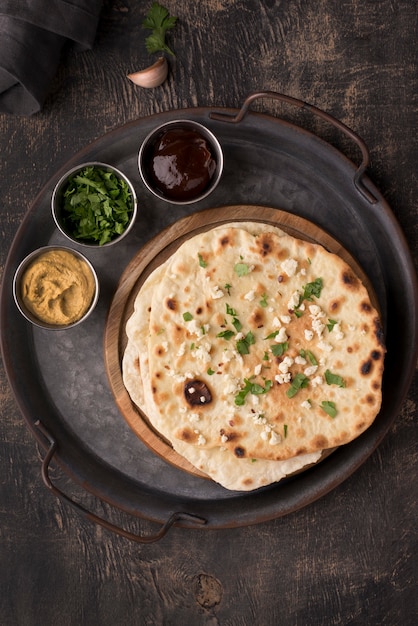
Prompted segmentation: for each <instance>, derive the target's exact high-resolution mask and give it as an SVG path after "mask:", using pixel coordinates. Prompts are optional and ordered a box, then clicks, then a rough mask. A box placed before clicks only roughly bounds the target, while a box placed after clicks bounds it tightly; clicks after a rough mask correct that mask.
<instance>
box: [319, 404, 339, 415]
mask: <svg viewBox="0 0 418 626" xmlns="http://www.w3.org/2000/svg"><path fill="white" fill-rule="evenodd" d="M320 406H321V409H322V410H323V411H325V413H326V414H327V415H329V416H330V417H335V416H336V415H337V413H338V411H337V409H336V407H335V402H331V401H330V400H324V401H323V402H321V405H320Z"/></svg>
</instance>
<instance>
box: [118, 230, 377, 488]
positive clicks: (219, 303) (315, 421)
mask: <svg viewBox="0 0 418 626" xmlns="http://www.w3.org/2000/svg"><path fill="white" fill-rule="evenodd" d="M127 335H128V345H127V348H126V352H125V355H124V359H123V379H124V383H125V386H126V388H127V389H128V392H129V393H130V395H131V398H132V399H133V401H134V402H135V403H136V404H137V405H138V406H139V407H140V408H141V409H142V410H143V411H144V413H145V414H146V416H147V417H148V419H149V420H150V422H151V424H152V425H153V426H154V428H155V429H156V430H157V431H158V432H160V433H161V434H162V435H163V436H164V437H165V438H166V439H168V440H169V441H170V442H171V443H172V445H173V447H174V449H175V450H176V451H177V452H179V453H180V454H182V455H183V456H184V457H185V458H187V459H188V460H189V461H190V462H191V463H192V464H194V465H195V466H196V467H198V469H200V470H202V471H205V472H206V473H208V475H210V476H211V477H212V478H214V480H217V481H218V482H220V483H221V484H223V485H224V486H226V487H227V488H240V489H242V488H247V489H251V488H255V487H256V486H261V485H262V484H269V483H270V482H275V481H276V480H279V479H280V478H276V476H280V477H281V476H282V475H285V474H286V473H288V470H287V467H291V468H292V469H291V471H295V470H297V469H300V467H303V466H304V465H306V464H307V463H312V462H315V461H316V460H317V459H318V458H319V456H320V454H321V450H323V449H326V448H332V447H335V446H339V445H342V444H344V443H347V442H349V441H351V440H352V439H354V438H355V437H357V436H358V435H359V434H361V433H362V432H363V431H364V430H365V429H366V428H368V427H369V426H370V424H371V423H372V422H373V420H374V418H375V416H376V414H377V413H378V411H379V407H380V403H381V378H382V372H383V357H384V347H383V344H382V332H381V329H380V322H379V316H378V313H377V311H376V310H375V308H374V307H373V305H372V303H371V300H370V297H369V295H368V293H367V290H366V289H365V287H364V285H363V284H362V283H361V281H360V280H359V278H358V277H357V276H355V275H354V273H353V271H352V269H351V268H350V267H349V266H348V265H347V264H346V263H345V262H344V261H343V260H342V259H340V258H339V257H338V256H336V255H334V254H331V253H329V252H327V251H326V250H325V249H324V248H323V247H322V246H319V245H317V244H311V243H307V242H305V241H301V240H299V239H295V238H293V237H290V236H289V235H286V234H285V233H283V231H280V230H279V231H277V230H275V229H274V228H272V227H270V226H263V227H260V225H259V224H247V223H246V224H238V225H237V224H232V225H227V226H225V227H220V228H216V229H212V230H209V231H207V232H204V233H201V234H199V235H196V236H195V237H193V238H191V239H190V240H188V241H187V242H185V243H184V244H182V245H181V246H180V247H179V248H178V250H177V251H176V252H175V253H174V254H173V255H172V256H171V257H170V258H169V259H168V260H167V261H166V262H165V263H164V264H163V265H161V266H160V267H159V268H157V270H155V271H154V272H153V273H152V274H151V275H150V276H149V277H148V279H147V280H146V281H145V283H144V285H143V286H142V288H141V290H140V291H139V293H138V296H137V298H136V301H135V310H134V313H133V315H132V316H131V318H130V319H129V320H128V323H127ZM312 455H313V456H312ZM278 463H287V466H286V465H283V466H282V467H279V466H278V465H277V464H278ZM289 463H290V465H289ZM263 464H265V467H263V466H262V465H263ZM232 466H233V468H234V469H231V467H232ZM273 467H274V470H273V472H272V471H271V470H272V468H273ZM235 468H236V470H235ZM234 472H235V473H234ZM229 476H232V479H231V480H229V478H228V477H229ZM251 478H254V482H252V480H251ZM243 485H247V487H245V486H243Z"/></svg>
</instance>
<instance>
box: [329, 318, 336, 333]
mask: <svg viewBox="0 0 418 626" xmlns="http://www.w3.org/2000/svg"><path fill="white" fill-rule="evenodd" d="M335 324H338V322H337V321H336V320H330V319H329V320H328V324H327V328H328V330H329V332H331V331H332V329H333V328H334V326H335Z"/></svg>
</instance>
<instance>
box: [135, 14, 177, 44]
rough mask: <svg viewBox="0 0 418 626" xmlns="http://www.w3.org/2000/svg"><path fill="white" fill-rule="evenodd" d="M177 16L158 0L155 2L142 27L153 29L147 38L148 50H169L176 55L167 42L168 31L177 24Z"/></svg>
mask: <svg viewBox="0 0 418 626" xmlns="http://www.w3.org/2000/svg"><path fill="white" fill-rule="evenodd" d="M176 22H177V18H176V17H172V16H171V15H170V14H169V12H168V11H167V9H166V8H165V7H163V6H162V5H161V4H158V2H153V3H152V5H151V8H150V9H149V11H148V13H147V14H146V16H145V19H144V21H143V22H142V27H143V28H147V29H149V30H151V31H152V33H151V34H150V35H149V36H148V37H147V38H146V39H145V46H146V48H147V51H148V52H149V53H150V54H152V53H154V52H167V53H168V54H171V56H174V52H173V51H172V50H171V48H169V47H168V45H167V43H166V33H167V31H168V30H171V29H172V28H174V26H175V25H176Z"/></svg>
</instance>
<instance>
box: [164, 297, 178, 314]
mask: <svg viewBox="0 0 418 626" xmlns="http://www.w3.org/2000/svg"><path fill="white" fill-rule="evenodd" d="M165 305H166V307H167V309H169V310H170V311H176V310H177V302H176V300H175V298H167V300H166V301H165Z"/></svg>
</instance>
